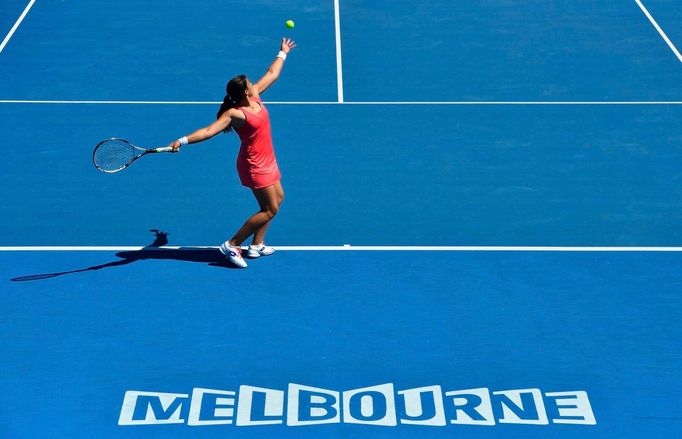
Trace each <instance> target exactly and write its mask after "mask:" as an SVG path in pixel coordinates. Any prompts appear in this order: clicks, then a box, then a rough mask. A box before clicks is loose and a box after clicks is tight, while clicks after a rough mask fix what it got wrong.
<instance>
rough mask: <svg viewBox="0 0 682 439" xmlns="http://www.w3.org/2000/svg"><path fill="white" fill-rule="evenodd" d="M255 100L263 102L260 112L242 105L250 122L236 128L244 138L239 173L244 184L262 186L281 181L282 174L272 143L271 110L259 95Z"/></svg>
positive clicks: (239, 159) (240, 148) (242, 138)
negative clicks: (269, 112)
mask: <svg viewBox="0 0 682 439" xmlns="http://www.w3.org/2000/svg"><path fill="white" fill-rule="evenodd" d="M252 100H253V101H256V102H258V104H259V105H260V108H261V109H260V111H259V112H257V113H256V112H253V111H251V110H249V109H248V108H245V107H239V110H241V111H242V112H243V113H244V115H246V121H245V122H244V125H242V126H241V127H240V128H235V131H236V132H237V134H238V135H239V140H241V146H240V147H239V154H238V155H237V172H238V173H239V179H240V180H241V182H242V184H243V185H244V186H246V187H250V188H252V189H262V188H264V187H268V186H271V185H273V184H275V183H277V180H279V179H280V177H281V175H280V173H279V168H278V167H277V160H276V159H275V149H274V147H273V145H272V134H271V131H270V116H269V115H268V110H267V109H266V108H265V105H263V102H262V101H261V100H260V99H259V98H252Z"/></svg>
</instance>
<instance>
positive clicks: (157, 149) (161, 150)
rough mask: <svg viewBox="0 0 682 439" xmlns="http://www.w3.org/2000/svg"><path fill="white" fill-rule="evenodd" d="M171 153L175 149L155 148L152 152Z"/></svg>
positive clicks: (166, 147)
mask: <svg viewBox="0 0 682 439" xmlns="http://www.w3.org/2000/svg"><path fill="white" fill-rule="evenodd" d="M171 151H173V148H171V147H170V146H164V147H162V148H154V149H152V151H151V152H171Z"/></svg>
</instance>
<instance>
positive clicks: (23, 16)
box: [0, 0, 36, 53]
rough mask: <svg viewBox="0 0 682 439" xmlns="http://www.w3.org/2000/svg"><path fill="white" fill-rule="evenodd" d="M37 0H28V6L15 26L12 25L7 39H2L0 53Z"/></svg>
mask: <svg viewBox="0 0 682 439" xmlns="http://www.w3.org/2000/svg"><path fill="white" fill-rule="evenodd" d="M35 2H36V0H31V1H30V2H28V5H26V8H24V12H22V13H21V15H20V16H19V19H18V20H17V22H16V23H14V26H12V29H10V31H9V33H8V34H7V36H6V37H5V39H4V40H2V43H0V53H2V51H3V49H4V48H5V46H6V45H7V43H8V42H9V40H10V38H12V35H14V32H16V30H17V29H18V28H19V25H20V24H21V22H22V21H24V18H25V17H26V14H28V11H30V10H31V8H32V7H33V3H35Z"/></svg>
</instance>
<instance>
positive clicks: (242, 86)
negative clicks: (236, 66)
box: [216, 75, 248, 133]
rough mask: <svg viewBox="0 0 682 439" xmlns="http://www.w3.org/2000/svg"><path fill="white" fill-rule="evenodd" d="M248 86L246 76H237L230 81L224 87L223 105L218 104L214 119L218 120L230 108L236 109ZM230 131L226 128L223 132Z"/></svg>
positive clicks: (229, 128) (244, 96) (229, 127)
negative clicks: (218, 107)
mask: <svg viewBox="0 0 682 439" xmlns="http://www.w3.org/2000/svg"><path fill="white" fill-rule="evenodd" d="M247 88H248V85H247V83H246V75H238V76H235V77H234V78H232V79H230V81H229V82H228V83H227V85H226V86H225V98H223V103H222V104H220V109H219V110H218V114H216V119H220V116H222V115H223V113H224V112H226V111H227V110H229V109H230V108H236V107H237V105H239V103H240V102H241V101H243V100H244V98H246V91H247ZM231 129H232V127H231V126H228V127H227V128H226V129H225V132H226V133H227V132H229V131H230V130H231Z"/></svg>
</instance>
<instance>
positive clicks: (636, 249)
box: [0, 245, 682, 252]
mask: <svg viewBox="0 0 682 439" xmlns="http://www.w3.org/2000/svg"><path fill="white" fill-rule="evenodd" d="M275 248H276V249H277V250H278V251H455V252H682V247H589V246H588V247H571V246H409V245H408V246H395V245H394V246H391V245H389V246H350V245H337V246H281V247H280V246H276V247H275ZM183 249H184V250H216V251H218V247H216V246H168V247H140V246H137V247H135V246H123V247H121V246H47V247H45V246H14V247H0V252H10V251H11V252H16V251H138V250H152V251H153V250H157V251H163V250H183Z"/></svg>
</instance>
